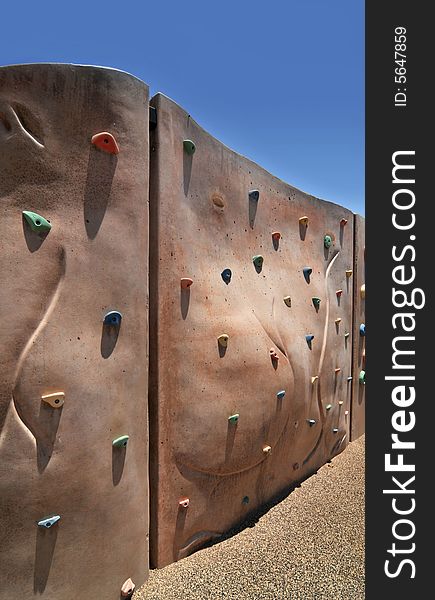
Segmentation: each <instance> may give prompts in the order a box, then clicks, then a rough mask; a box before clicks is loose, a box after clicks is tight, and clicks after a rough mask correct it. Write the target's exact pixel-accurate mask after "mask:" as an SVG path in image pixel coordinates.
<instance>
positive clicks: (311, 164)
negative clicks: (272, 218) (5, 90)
mask: <svg viewBox="0 0 435 600" xmlns="http://www.w3.org/2000/svg"><path fill="white" fill-rule="evenodd" d="M1 13H2V27H1V35H0V63H1V64H14V63H22V62H50V61H53V62H73V63H81V64H96V65H104V66H112V67H116V68H119V69H123V70H125V71H128V72H130V73H133V74H134V75H137V76H138V77H140V78H141V79H143V80H144V81H145V82H147V83H148V84H149V86H150V91H151V94H154V93H156V92H158V91H160V92H163V93H165V94H166V95H167V96H170V97H171V98H172V99H173V100H175V101H176V102H178V103H179V104H181V105H182V106H183V107H184V108H185V109H186V110H188V111H189V112H190V114H191V115H192V117H193V118H194V119H195V120H196V121H198V123H199V124H200V125H202V126H203V127H204V128H205V129H207V130H208V131H209V132H210V133H211V134H213V135H214V136H216V137H217V138H219V139H220V140H221V141H222V142H224V143H225V144H226V145H227V146H229V147H231V148H233V149H234V150H236V151H237V152H240V153H241V154H243V155H245V156H247V157H249V158H251V159H252V160H254V161H256V162H257V163H259V164H260V165H262V166H263V167H265V168H266V169H267V170H268V171H270V172H271V173H273V174H274V175H276V176H278V177H280V178H281V179H283V180H285V181H287V182H288V183H291V184H292V185H295V186H296V187H299V188H301V189H302V190H304V191H306V192H308V193H310V194H313V195H315V196H319V197H321V198H325V199H327V200H332V201H334V202H337V203H339V204H343V205H345V206H348V207H349V208H351V209H352V210H354V211H355V212H359V213H361V214H364V2H363V0H282V1H278V0H269V1H267V2H259V1H257V0H251V2H247V1H244V0H232V2H230V1H229V0H215V1H214V2H213V1H212V0H208V1H207V0H202V1H198V0H181V1H180V0H178V1H175V0H173V1H166V2H165V0H161V1H160V2H159V0H154V1H153V2H147V1H146V0H135V1H133V0H124V2H119V1H118V2H114V1H113V0H106V1H101V0H88V1H87V2H84V1H83V0H75V2H68V3H64V2H62V0H56V2H54V1H53V0H40V1H39V2H28V3H24V4H23V3H18V2H6V3H5V5H4V6H3V7H2V11H1Z"/></svg>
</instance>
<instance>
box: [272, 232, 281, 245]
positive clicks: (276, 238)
mask: <svg viewBox="0 0 435 600" xmlns="http://www.w3.org/2000/svg"><path fill="white" fill-rule="evenodd" d="M272 239H273V241H274V242H278V241H279V240H280V239H281V234H280V232H279V231H274V232H273V233H272Z"/></svg>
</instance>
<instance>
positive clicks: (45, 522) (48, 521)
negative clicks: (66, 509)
mask: <svg viewBox="0 0 435 600" xmlns="http://www.w3.org/2000/svg"><path fill="white" fill-rule="evenodd" d="M58 521H60V516H59V515H53V516H52V517H45V518H44V519H41V521H38V527H44V528H45V529H50V527H51V526H52V525H54V524H55V523H57V522H58Z"/></svg>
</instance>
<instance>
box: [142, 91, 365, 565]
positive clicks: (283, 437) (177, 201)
mask: <svg viewBox="0 0 435 600" xmlns="http://www.w3.org/2000/svg"><path fill="white" fill-rule="evenodd" d="M151 104H152V105H153V106H155V108H156V110H157V117H158V125H157V128H156V130H155V131H154V132H153V134H152V138H151V188H150V223H151V229H150V275H151V281H152V282H153V283H152V289H151V296H150V322H151V326H150V336H151V337H150V419H151V421H150V424H151V430H152V437H151V446H150V456H151V501H152V504H151V523H152V524H151V559H152V564H153V565H157V566H162V565H165V564H168V563H170V562H172V561H174V560H177V559H179V558H181V557H183V556H185V555H186V554H188V553H189V552H191V551H192V550H194V549H195V548H198V547H199V546H200V545H201V544H203V543H204V542H206V541H207V540H209V539H213V538H214V537H216V536H217V535H219V534H221V533H223V532H225V531H226V530H228V529H229V528H230V527H231V526H232V525H234V524H235V523H237V522H239V521H241V520H242V519H243V518H244V517H245V516H246V514H247V513H248V512H249V511H251V510H254V509H258V508H259V507H260V506H261V505H262V504H264V503H265V502H266V501H267V500H269V499H270V498H271V497H272V496H273V495H274V494H276V493H277V492H279V491H281V490H282V489H283V488H285V487H288V486H289V485H291V484H292V483H294V482H296V481H299V480H301V479H303V478H304V477H306V476H307V475H308V474H310V473H312V472H314V471H315V470H316V469H317V468H318V467H319V466H320V465H322V464H323V463H325V462H326V461H327V460H328V459H330V458H331V457H332V456H334V455H335V454H337V453H338V452H340V451H342V450H343V449H344V447H345V445H346V444H347V442H348V441H349V427H350V414H349V411H350V398H351V389H352V384H351V381H348V377H350V376H351V358H352V302H353V273H352V271H353V214H352V213H351V212H350V211H349V210H347V209H344V208H342V207H340V206H337V205H335V204H332V203H329V202H325V201H321V200H318V199H316V198H314V197H312V196H310V195H308V194H305V193H303V192H301V191H299V190H297V189H295V188H293V187H291V186H290V185H287V184H286V183H284V182H282V181H280V180H278V179H277V178H275V177H273V176H272V175H270V174H269V173H267V172H266V171H265V170H264V169H262V168H261V167H259V166H258V165H256V164H254V163H252V162H251V161H249V160H247V159H245V158H244V157H242V156H240V155H238V154H236V153H235V152H232V151H231V150H229V149H228V148H226V147H225V146H224V145H223V144H222V143H221V142H219V141H218V140H216V139H214V138H213V137H212V136H210V135H209V134H208V133H207V132H205V131H204V130H203V129H201V128H200V127H199V126H198V125H197V124H196V123H195V122H194V121H193V120H192V119H191V118H190V116H189V115H188V114H187V113H186V112H185V111H184V110H183V109H182V108H180V107H179V106H177V105H176V104H175V103H174V102H172V101H171V100H169V99H168V98H166V97H165V96H163V95H160V94H159V95H157V96H155V97H154V98H153V99H152V100H151ZM184 140H190V141H192V142H193V143H194V144H195V152H194V153H193V154H192V153H190V152H189V150H191V148H190V145H189V144H188V145H187V147H185V145H184V144H183V141H184ZM252 190H257V191H258V192H259V197H258V200H256V199H255V194H251V197H250V195H249V192H250V191H252ZM253 196H254V197H253ZM302 217H308V225H305V224H304V223H300V221H299V219H300V218H302ZM343 219H344V221H346V223H345V222H344V221H343ZM277 233H279V234H280V236H281V237H280V239H279V241H278V242H277V241H276V240H274V237H277V236H276V235H275V236H274V235H273V234H277ZM325 236H329V237H330V238H331V242H332V244H331V246H330V247H329V248H326V247H325V243H324V242H325ZM257 255H261V256H262V257H263V264H262V268H261V269H259V268H256V267H255V265H254V263H253V257H254V256H257ZM305 267H310V268H311V269H312V274H311V277H310V282H309V283H307V281H306V280H305V278H304V274H303V269H304V268H305ZM224 269H230V270H231V272H232V277H231V281H230V282H229V283H226V282H225V281H224V280H223V278H222V276H221V273H222V271H223V270H224ZM346 271H348V274H346ZM181 278H191V279H192V280H193V283H192V285H191V286H190V287H188V288H186V289H182V287H181V285H180V280H181ZM340 290H341V292H340ZM288 296H289V297H290V299H291V300H290V301H289V300H287V302H288V303H290V304H291V306H288V305H287V304H286V302H285V301H284V299H285V298H287V297H288ZM313 298H319V299H320V306H319V307H318V310H316V307H315V306H314V304H313V302H316V301H315V300H314V301H313ZM310 334H311V335H314V339H313V341H312V344H311V348H310V347H309V345H308V344H307V341H306V335H310ZM221 335H227V336H228V341H227V345H226V347H222V344H220V343H219V341H218V338H219V337H220V336H221ZM271 350H272V352H274V353H275V354H276V357H277V360H274V359H273V358H271V354H270V352H271ZM313 377H314V378H316V377H317V378H318V379H315V381H314V382H312V378H313ZM282 391H285V395H284V396H283V397H281V398H280V394H279V392H282ZM237 414H238V415H239V418H238V420H237V422H236V423H234V422H232V421H231V419H230V420H229V417H231V416H233V415H237ZM310 420H312V421H314V422H311V423H310V422H309V421H310ZM186 498H188V499H189V505H188V506H187V507H186V506H184V505H183V501H184V499H186ZM180 501H181V504H180ZM184 504H186V502H184Z"/></svg>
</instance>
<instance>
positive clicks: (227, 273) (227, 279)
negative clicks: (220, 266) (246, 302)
mask: <svg viewBox="0 0 435 600" xmlns="http://www.w3.org/2000/svg"><path fill="white" fill-rule="evenodd" d="M231 276H232V272H231V269H224V270H223V271H222V273H221V277H222V279H223V280H224V281H225V283H226V284H227V285H228V284H229V283H230V281H231Z"/></svg>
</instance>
